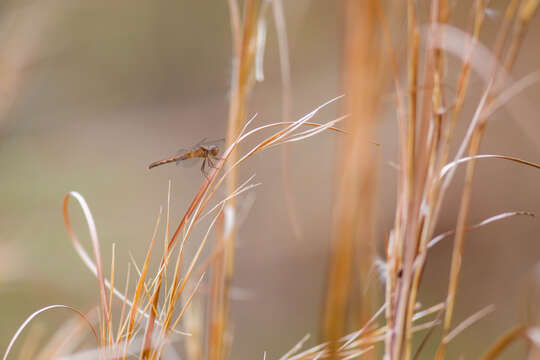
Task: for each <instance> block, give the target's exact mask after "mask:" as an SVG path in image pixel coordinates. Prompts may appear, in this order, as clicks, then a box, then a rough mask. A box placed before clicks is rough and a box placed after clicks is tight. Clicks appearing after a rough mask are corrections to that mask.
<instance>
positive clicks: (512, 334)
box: [482, 326, 527, 360]
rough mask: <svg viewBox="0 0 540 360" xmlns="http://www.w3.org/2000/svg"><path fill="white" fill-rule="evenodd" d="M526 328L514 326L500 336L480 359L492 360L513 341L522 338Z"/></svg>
mask: <svg viewBox="0 0 540 360" xmlns="http://www.w3.org/2000/svg"><path fill="white" fill-rule="evenodd" d="M526 330H527V328H526V327H525V326H516V327H515V328H512V329H510V330H508V331H507V332H506V333H505V334H504V335H502V336H501V337H500V338H499V339H497V341H495V344H493V346H492V347H491V348H490V349H489V351H488V352H487V353H486V354H485V355H484V356H483V357H482V359H483V360H494V359H495V358H496V357H497V356H498V355H499V354H500V353H501V352H503V350H504V349H506V347H507V346H508V345H510V344H511V343H512V342H514V341H515V340H517V339H519V338H521V337H523V336H524V335H525V331H526Z"/></svg>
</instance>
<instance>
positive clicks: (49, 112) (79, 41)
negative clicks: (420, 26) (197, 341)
mask: <svg viewBox="0 0 540 360" xmlns="http://www.w3.org/2000/svg"><path fill="white" fill-rule="evenodd" d="M457 3H458V4H457V5H456V8H455V15H454V19H455V21H454V24H456V25H457V26H460V27H464V26H466V24H467V23H468V16H469V5H468V4H466V2H457ZM504 3H505V2H504V1H492V2H491V4H490V7H491V8H492V9H493V12H490V16H489V18H488V20H487V24H486V27H485V29H484V31H483V33H482V40H483V42H484V43H485V44H487V45H491V44H492V43H493V39H494V36H495V32H496V30H497V28H498V22H499V21H500V16H501V15H500V14H499V13H498V12H497V11H498V10H499V9H501V8H502V6H503V5H504ZM284 5H285V15H286V21H287V26H288V34H289V45H290V58H291V74H292V96H293V109H292V110H293V114H294V116H295V118H298V117H299V116H301V115H302V114H304V113H307V112H309V111H311V110H312V109H313V108H314V107H316V106H317V105H319V104H321V103H322V102H324V101H326V100H328V99H330V98H332V97H334V96H336V95H338V94H340V93H341V91H340V87H341V85H340V83H341V80H340V79H341V68H342V66H341V53H342V50H341V43H342V37H343V28H342V25H343V16H342V13H341V8H340V5H339V4H338V3H334V2H331V1H325V0H295V1H293V2H285V4H284ZM419 9H420V13H421V14H423V16H424V19H425V17H426V16H427V11H428V10H427V7H426V6H424V7H423V6H422V2H420V4H419ZM269 19H271V17H269ZM396 20H397V21H398V22H397V23H395V24H393V27H394V29H397V30H398V31H396V33H395V34H394V36H395V40H396V51H397V53H398V55H399V57H400V61H401V63H402V64H403V63H404V62H405V56H404V54H405V53H404V48H403V46H404V45H403V38H400V36H403V34H404V33H405V32H404V29H405V23H404V21H405V17H399V18H398V19H396ZM399 21H402V22H403V23H399ZM539 36H540V21H539V19H538V17H537V18H535V19H534V20H533V22H532V23H531V25H530V29H529V34H528V36H527V39H526V40H525V43H524V47H523V51H522V52H521V54H520V56H519V60H518V63H517V66H516V71H515V72H514V76H515V78H519V77H521V76H523V75H525V74H527V73H530V72H532V71H535V70H538V69H539V68H540V48H539V47H538V37H539ZM400 40H401V41H400ZM264 69H265V81H264V82H262V83H258V84H257V85H256V86H255V88H254V92H253V96H252V98H251V100H250V108H249V113H250V114H254V113H257V114H258V118H257V120H256V121H257V123H259V124H262V123H269V122H273V121H279V120H280V117H281V100H280V99H281V83H280V72H279V54H278V49H277V40H276V36H275V32H274V28H273V22H272V21H271V20H270V21H269V31H268V41H267V48H266V54H265V65H264ZM458 69H459V67H458V62H457V61H452V60H450V61H449V62H448V67H447V71H448V73H449V77H448V79H449V80H453V81H454V83H453V84H455V77H456V76H455V75H454V74H456V73H457V71H458ZM230 74H231V35H230V26H229V16H228V9H227V2H226V1H212V2H195V1H181V0H174V1H170V0H158V1H154V0H152V1H151V0H129V1H127V0H119V1H114V2H110V1H104V0H96V1H86V2H74V1H67V0H40V1H30V0H12V1H4V2H2V4H0V174H1V175H0V201H1V203H0V204H1V206H0V305H1V306H0V349H2V351H3V349H5V347H6V345H7V343H8V341H9V339H10V338H11V336H12V335H13V334H14V332H15V331H16V329H17V327H18V326H19V325H20V323H21V322H22V321H23V320H24V319H25V318H26V316H28V315H29V314H30V313H31V312H33V311H35V310H37V309H39V308H41V307H43V306H46V305H50V304H56V303H61V304H67V305H72V306H75V307H77V308H79V309H81V310H87V309H89V308H91V307H92V306H93V305H94V304H96V303H97V301H98V297H97V295H98V293H97V286H96V285H97V284H96V280H95V279H94V277H93V276H92V275H91V273H90V272H89V271H88V270H87V269H86V268H85V267H84V266H83V264H82V262H81V261H80V260H79V258H78V257H77V255H76V254H75V251H74V249H73V247H72V245H71V242H70V240H69V238H68V236H67V233H66V231H65V228H64V225H63V219H62V213H61V203H62V199H63V196H64V195H65V194H66V193H67V192H68V191H71V190H75V191H78V192H80V193H81V194H82V195H83V196H84V197H85V198H86V200H87V201H88V203H89V205H90V207H91V210H92V212H93V215H94V217H95V220H96V223H97V227H98V232H99V236H100V240H101V246H102V251H103V254H104V259H105V263H107V264H108V263H110V259H111V247H112V244H113V243H114V244H116V254H117V256H116V264H117V274H118V279H123V278H125V269H126V266H127V263H128V262H129V261H130V254H131V255H132V256H133V258H134V259H135V261H136V262H138V263H139V264H140V263H141V262H142V261H143V256H144V254H145V249H146V246H147V245H148V242H149V240H150V237H151V235H152V231H153V227H154V222H155V219H156V217H157V215H158V212H159V207H160V206H166V199H167V189H168V182H169V179H170V180H171V183H172V207H171V211H172V223H173V224H175V223H176V222H177V221H178V220H179V218H180V216H181V215H182V214H183V212H184V210H185V209H186V206H187V204H188V203H189V201H190V200H191V198H192V196H193V195H194V194H195V191H196V190H197V189H198V186H199V185H200V183H201V181H202V176H201V174H200V172H199V171H198V170H197V168H196V167H195V168H192V169H184V168H180V167H176V166H169V167H162V168H158V169H156V170H153V171H148V170H147V169H146V167H147V165H148V164H149V163H150V162H152V161H154V160H157V159H159V158H162V157H165V156H168V155H170V154H173V153H175V152H176V151H177V150H178V149H179V148H182V147H185V146H186V145H191V144H193V143H196V142H198V141H199V140H200V139H202V138H205V137H208V138H211V139H215V138H221V137H224V134H225V129H226V117H227V112H228V107H227V106H228V89H229V81H230ZM453 84H450V90H449V92H448V94H449V96H451V86H454V87H455V85H453ZM481 90H482V81H481V79H480V78H479V77H474V78H473V83H472V85H471V89H470V91H469V94H470V96H469V99H468V108H467V109H466V111H465V112H464V114H463V115H464V116H463V117H462V119H463V122H462V123H464V122H465V121H467V120H468V119H470V116H471V115H472V109H473V106H474V105H475V104H476V103H477V101H478V100H479V97H480V93H481ZM539 94H540V86H539V85H534V86H532V87H530V88H529V89H528V90H526V91H524V92H523V93H522V94H520V95H519V99H518V100H519V101H518V102H516V103H514V102H512V103H510V104H508V106H507V107H505V109H503V110H501V111H499V112H498V113H497V114H495V115H494V116H493V118H492V120H491V122H490V124H489V125H488V131H487V134H486V137H485V141H484V143H483V146H482V149H483V151H482V152H483V153H499V154H506V155H512V156H516V157H520V158H524V159H527V160H530V161H536V162H538V161H539V160H540V146H539V144H540V141H539V140H538V136H537V134H539V130H540V125H538V113H539V111H540V95H539ZM341 113H342V108H341V107H340V106H339V104H338V105H333V106H330V107H329V108H327V109H325V110H324V111H323V112H321V114H319V115H318V119H319V120H329V119H333V118H334V117H336V116H338V115H339V114H341ZM394 115H395V107H394V103H393V101H392V93H391V89H390V88H389V89H388V96H387V97H385V98H383V99H382V109H381V116H380V122H379V124H380V126H379V132H378V135H377V138H376V139H374V140H375V141H377V142H379V143H380V144H381V146H380V147H379V148H378V150H377V151H378V162H379V174H378V197H377V199H378V200H377V203H378V208H377V214H378V220H377V231H378V238H379V240H380V244H379V245H378V248H379V249H382V241H383V239H384V236H385V234H386V232H387V231H388V230H389V229H390V228H391V226H392V221H393V216H394V205H395V184H396V175H397V173H396V171H395V169H394V168H393V167H392V166H391V165H389V164H390V163H391V162H395V161H396V159H397V154H396V150H397V133H396V122H395V116H394ZM463 129H464V128H463V127H461V128H460V130H459V131H462V132H463V131H464V130H463ZM336 137H337V135H335V134H331V133H328V134H322V135H319V136H317V137H315V138H311V139H308V140H307V141H305V142H302V143H298V144H294V145H292V146H290V147H289V154H290V174H291V178H292V188H293V190H294V194H295V198H296V202H297V209H298V214H299V219H300V223H301V225H302V227H303V230H304V238H303V239H300V240H299V239H295V238H294V237H293V236H292V232H291V228H290V226H289V222H288V220H287V212H286V208H285V200H284V197H283V195H282V194H283V184H282V178H281V167H282V163H281V153H280V150H279V149H273V150H270V151H268V152H265V153H263V154H260V155H258V156H257V157H256V158H254V159H252V160H250V161H249V162H248V163H247V164H246V165H245V166H244V167H243V168H242V170H241V175H242V178H247V177H248V176H250V175H252V174H256V182H261V183H262V185H261V186H260V187H258V188H257V189H256V190H255V191H253V192H252V194H251V195H249V196H247V197H245V198H244V199H243V200H244V201H245V203H246V204H249V203H251V201H252V200H253V199H254V200H255V201H254V202H253V205H252V207H251V208H250V210H249V213H248V214H247V217H246V220H245V221H244V223H243V225H242V228H241V230H240V240H239V246H238V249H237V273H236V278H235V282H234V286H235V288H236V289H237V291H236V293H237V294H240V295H241V296H238V299H235V300H234V301H233V305H232V319H233V323H234V345H233V349H232V358H235V359H245V358H262V356H263V352H264V351H267V352H268V355H269V356H270V357H277V356H280V355H281V354H283V353H285V352H286V351H287V350H288V349H289V348H290V347H291V346H292V345H293V344H295V343H296V342H297V341H298V340H299V339H300V338H301V337H303V336H304V334H306V333H311V334H313V335H314V339H313V340H311V343H312V344H314V343H315V341H316V337H317V334H318V328H319V322H320V314H321V309H322V298H323V297H322V294H323V289H324V281H325V271H326V260H327V253H328V244H329V236H330V224H331V221H330V220H329V219H330V218H331V206H332V195H333V193H334V190H333V186H334V177H335V174H334V170H335V166H334V161H335V154H336V153H335V151H334V150H335V144H336V141H337V140H338V139H337V138H336ZM460 175H462V172H458V176H457V179H458V180H457V181H456V182H455V184H454V185H453V186H452V188H451V189H450V193H449V195H448V196H447V199H446V201H445V206H444V212H443V216H442V218H441V221H440V225H439V231H446V230H449V229H452V228H453V227H454V226H455V221H456V214H457V206H458V204H459V196H456V195H455V194H458V193H459V190H460V186H461V183H460V181H461V180H460V178H461V177H462V176H460ZM539 176H540V174H539V173H538V172H537V171H535V170H533V169H530V168H526V167H520V166H518V165H516V164H513V163H507V162H504V161H499V160H484V161H480V162H479V164H478V170H477V177H476V181H475V192H474V195H473V203H472V212H471V215H470V221H471V223H472V222H478V221H480V220H481V219H483V218H486V217H489V216H492V215H495V214H497V213H500V212H504V211H510V210H528V211H533V212H540V181H539V179H540V177H539ZM72 211H73V215H72V216H73V217H74V218H78V220H76V221H75V223H76V226H77V229H78V233H79V234H80V236H81V238H82V239H83V241H87V240H88V237H87V235H86V228H85V226H84V223H83V221H82V219H80V218H81V216H80V213H79V210H78V209H76V208H75V207H73V210H72ZM204 229H205V228H204V226H202V227H201V228H199V229H198V231H199V232H197V233H196V236H195V237H194V238H195V239H196V238H197V236H200V235H201V233H202V231H203V230H204ZM539 234H540V223H539V222H538V220H534V219H531V218H528V217H517V218H512V219H509V220H504V221H502V222H500V223H495V224H492V225H489V226H488V227H485V228H482V229H479V230H475V231H473V232H471V233H470V235H469V236H468V238H467V242H466V249H465V257H464V266H463V271H462V282H461V284H460V289H459V296H458V303H457V315H456V319H464V318H465V317H466V316H468V315H469V314H472V313H473V312H475V311H477V310H479V309H480V308H482V307H483V306H485V305H488V304H495V305H496V307H497V311H496V312H495V313H494V314H491V315H490V316H488V317H487V318H486V319H484V320H482V321H481V322H480V323H478V324H476V325H474V326H473V327H472V328H470V329H468V330H467V331H466V333H464V334H462V335H461V336H459V337H458V338H457V339H456V340H454V342H453V343H452V345H451V346H450V348H449V352H450V358H455V357H457V355H458V354H461V353H463V354H465V355H466V358H475V357H478V355H479V354H481V353H482V352H483V350H484V349H486V348H487V346H488V345H489V344H490V343H491V342H492V341H493V340H494V339H495V337H497V336H498V335H500V334H501V333H502V332H503V331H504V330H505V329H507V328H509V327H510V326H511V325H513V324H514V323H516V322H517V320H522V319H524V317H526V316H528V315H527V314H526V313H525V312H524V309H525V308H526V307H527V306H528V304H534V303H536V304H538V303H539V302H540V301H539V300H538V299H534V298H533V299H531V298H530V297H528V296H527V293H528V291H529V290H531V289H532V288H533V287H534V279H536V281H537V282H538V280H537V279H538V277H539V276H540V267H537V268H536V270H535V266H536V265H537V262H538V260H539V259H540V257H539V255H540V242H539V240H540V238H539ZM86 244H88V242H86ZM191 245H192V246H194V245H195V244H191ZM450 251H451V243H450V241H445V242H444V243H442V244H441V245H439V246H437V247H436V248H435V249H434V250H433V252H432V254H431V255H430V257H429V260H428V267H427V269H426V272H425V277H424V282H423V285H422V287H421V291H422V296H421V299H420V300H421V301H422V303H424V304H425V305H431V304H435V303H437V302H439V301H441V300H442V299H443V296H444V294H445V291H446V284H447V276H448V268H449V258H450ZM380 253H381V254H382V252H380ZM535 271H536V275H535ZM373 281H378V280H377V278H376V276H375V277H374V280H373ZM381 286H382V285H381ZM203 291H204V289H203ZM529 316H530V315H529ZM65 319H67V315H66V314H63V313H50V314H46V315H45V316H43V317H42V318H40V319H39V320H38V321H37V322H36V326H40V327H42V328H43V329H45V330H44V332H45V333H47V332H52V331H53V330H54V329H55V328H56V327H57V326H58V325H59V324H60V323H62V322H63V321H64V320H65ZM179 346H180V347H181V345H179ZM519 353H520V348H519V346H514V347H513V349H512V350H511V351H510V352H508V353H507V354H506V356H507V358H508V359H511V358H514V356H516V354H519Z"/></svg>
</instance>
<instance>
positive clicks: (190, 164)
mask: <svg viewBox="0 0 540 360" xmlns="http://www.w3.org/2000/svg"><path fill="white" fill-rule="evenodd" d="M200 161H201V159H200V158H189V159H186V160H178V161H177V162H176V165H180V166H181V167H185V168H190V167H193V166H195V165H196V164H197V163H199V162H200Z"/></svg>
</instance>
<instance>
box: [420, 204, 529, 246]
mask: <svg viewBox="0 0 540 360" xmlns="http://www.w3.org/2000/svg"><path fill="white" fill-rule="evenodd" d="M513 216H530V217H535V216H536V215H535V214H534V213H532V212H529V211H511V212H505V213H501V214H497V215H494V216H491V217H489V218H487V219H484V220H482V221H480V222H479V223H477V224H474V225H471V226H468V227H467V231H469V230H473V229H477V228H479V227H482V226H485V225H488V224H490V223H492V222H495V221H499V220H503V219H506V218H509V217H513ZM455 233H456V231H455V230H450V231H447V232H444V233H442V234H439V235H437V236H435V237H434V238H433V239H431V241H430V242H429V243H428V248H431V247H433V246H435V245H437V244H438V243H439V242H440V241H441V240H443V239H445V238H447V237H449V236H452V235H454V234H455Z"/></svg>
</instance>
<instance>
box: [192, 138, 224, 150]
mask: <svg viewBox="0 0 540 360" xmlns="http://www.w3.org/2000/svg"><path fill="white" fill-rule="evenodd" d="M198 145H199V146H212V145H214V146H217V147H218V148H219V150H223V149H222V148H223V146H224V145H225V138H221V139H216V140H207V139H204V141H202V142H200V143H199V144H198Z"/></svg>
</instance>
